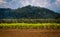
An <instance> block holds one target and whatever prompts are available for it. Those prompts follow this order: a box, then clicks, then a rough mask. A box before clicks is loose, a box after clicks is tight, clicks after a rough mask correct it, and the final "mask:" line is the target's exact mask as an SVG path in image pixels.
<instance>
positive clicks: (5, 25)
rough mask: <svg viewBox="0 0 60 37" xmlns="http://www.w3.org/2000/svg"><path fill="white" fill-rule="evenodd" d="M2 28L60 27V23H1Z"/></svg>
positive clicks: (0, 27)
mask: <svg viewBox="0 0 60 37" xmlns="http://www.w3.org/2000/svg"><path fill="white" fill-rule="evenodd" d="M0 29H60V23H37V24H31V23H1V24H0Z"/></svg>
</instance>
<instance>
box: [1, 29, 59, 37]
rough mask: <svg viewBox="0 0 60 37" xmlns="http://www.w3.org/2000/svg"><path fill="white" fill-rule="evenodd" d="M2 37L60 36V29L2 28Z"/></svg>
mask: <svg viewBox="0 0 60 37" xmlns="http://www.w3.org/2000/svg"><path fill="white" fill-rule="evenodd" d="M0 37H60V29H57V30H52V29H51V30H47V29H0Z"/></svg>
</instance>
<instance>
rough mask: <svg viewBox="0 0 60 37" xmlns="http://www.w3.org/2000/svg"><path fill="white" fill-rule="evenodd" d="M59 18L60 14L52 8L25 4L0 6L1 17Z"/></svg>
mask: <svg viewBox="0 0 60 37" xmlns="http://www.w3.org/2000/svg"><path fill="white" fill-rule="evenodd" d="M7 18H8V19H19V18H23V19H24V18H26V19H58V18H60V14H59V13H56V12H54V11H52V10H49V9H46V8H41V7H35V6H31V5H28V6H25V7H22V8H18V9H10V8H0V19H7Z"/></svg>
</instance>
